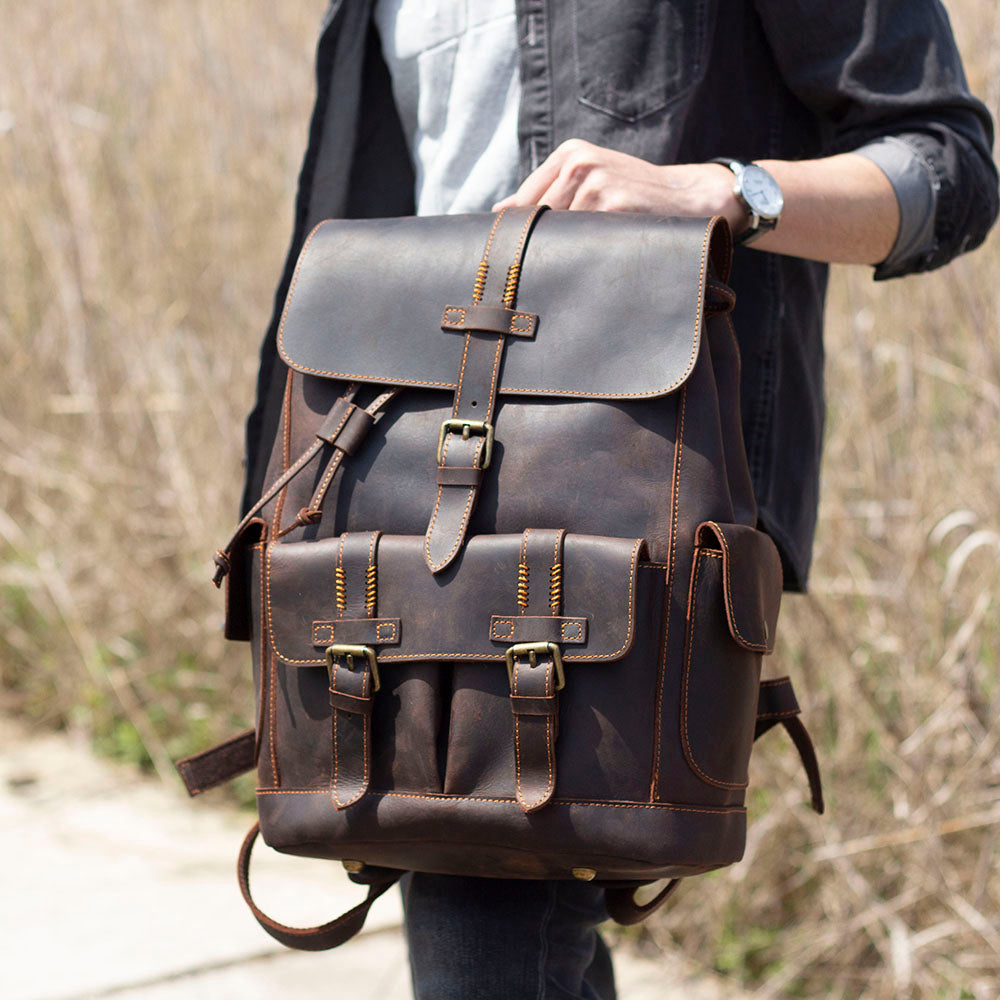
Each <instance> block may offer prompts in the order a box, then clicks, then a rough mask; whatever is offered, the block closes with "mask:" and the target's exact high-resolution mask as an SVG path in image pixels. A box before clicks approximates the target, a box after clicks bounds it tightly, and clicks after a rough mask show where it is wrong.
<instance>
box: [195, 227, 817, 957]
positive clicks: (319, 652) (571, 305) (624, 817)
mask: <svg viewBox="0 0 1000 1000" xmlns="http://www.w3.org/2000/svg"><path fill="white" fill-rule="evenodd" d="M730 254H731V242H730V236H729V230H728V227H727V226H726V225H725V223H724V222H723V221H721V220H711V221H706V220H691V219H670V218H663V217H658V216H643V215H629V214H617V213H585V212H557V211H544V210H543V209H540V208H535V209H530V210H529V209H508V210H505V211H503V212H500V213H499V214H498V215H495V216H490V215H467V216H452V217H446V218H402V219H379V220H365V221H353V220H338V221H330V222H324V223H322V224H321V225H319V226H318V227H317V228H316V229H315V230H314V231H313V233H312V234H311V235H310V237H309V239H308V240H307V241H306V243H305V246H304V247H303V249H302V253H301V255H300V257H299V261H298V265H297V268H296V271H295V275H294V278H293V280H292V284H291V288H290V291H289V293H288V297H287V301H286V302H285V308H284V314H283V317H282V320H281V326H280V330H279V335H278V347H279V351H280V354H281V357H282V358H283V360H284V362H285V363H286V364H287V366H288V379H287V387H286V391H285V398H284V407H283V414H282V420H281V423H280V433H279V435H278V438H277V440H276V441H275V442H274V447H273V451H272V455H271V461H270V470H269V475H268V481H269V482H271V484H272V485H271V486H269V487H268V489H267V490H266V491H265V493H264V495H263V496H262V497H261V498H260V501H259V502H258V503H257V504H256V505H255V506H254V508H253V509H252V510H251V511H250V512H249V513H248V515H247V516H246V517H245V518H244V520H243V522H242V523H241V524H240V526H239V527H238V529H237V531H236V533H235V535H234V537H233V539H232V540H231V541H230V543H229V545H228V546H227V547H226V549H225V550H223V551H220V552H218V553H217V554H216V563H217V566H218V571H217V574H216V583H221V581H222V579H223V578H224V577H225V578H226V580H227V618H226V634H227V636H228V637H229V638H232V639H239V640H248V641H249V642H250V644H251V648H252V651H253V665H254V679H255V685H256V692H257V725H256V729H255V730H251V731H249V732H247V733H244V734H242V735H241V736H239V737H237V738H236V739H234V740H231V741H229V742H227V743H225V744H222V745H220V746H219V747H216V748H213V749H212V750H208V751H205V752H204V753H202V754H198V755H195V756H194V757H190V758H187V759H186V760H184V761H181V762H180V763H179V765H178V766H179V769H180V772H181V774H182V776H183V777H184V780H185V782H186V783H187V785H188V788H189V790H190V791H191V793H192V794H196V793H197V792H198V791H200V790H202V789H204V788H206V787H209V786H211V785H213V784H217V783H219V782H220V781H223V780H226V779H228V778H230V777H232V776H233V775H234V774H236V773H238V772H240V771H243V770H246V769H249V768H251V767H253V766H256V767H257V770H258V776H259V786H260V787H259V790H258V794H257V802H258V811H259V816H260V823H259V829H260V831H262V832H263V835H264V839H265V841H266V842H267V843H268V844H270V845H271V846H272V847H274V848H275V849H277V850H279V851H284V852H288V853H291V854H302V855H309V856H314V857H323V858H334V859H339V860H342V861H343V864H344V866H345V868H347V870H348V871H349V872H351V873H352V877H353V878H354V879H355V881H358V882H361V883H366V884H368V885H369V894H368V898H367V899H366V900H365V902H364V903H362V904H361V905H359V906H358V907H356V908H355V909H354V910H351V911H350V912H349V913H347V914H345V915H344V916H343V917H340V918H338V919H337V920H334V921H332V922H331V923H329V924H326V925H324V926H323V927H319V928H308V929H298V928H290V927H285V926H283V925H280V924H277V923H275V922H274V921H272V920H270V919H269V918H268V917H266V916H265V915H264V914H263V913H261V912H260V911H259V910H258V909H257V908H256V906H255V905H254V904H253V902H252V900H251V899H250V893H249V885H248V881H247V877H248V876H247V873H248V866H249V858H250V850H251V848H252V845H253V842H254V840H255V838H256V835H257V832H258V828H257V827H256V826H255V827H254V829H253V830H251V832H250V834H249V836H248V837H247V840H246V841H245V843H244V847H243V850H242V852H241V859H240V881H241V885H242V888H243V892H244V895H245V896H246V898H247V902H248V903H249V905H250V906H251V908H252V909H253V911H254V913H255V915H256V916H257V918H258V919H259V920H260V921H261V923H262V925H263V926H264V927H265V929H266V930H267V931H268V932H269V933H270V934H272V935H273V936H274V937H276V938H277V939H278V940H280V941H283V942H284V943H285V944H288V945H291V946H292V947H298V948H306V949H319V948H327V947H332V946H334V945H337V944H340V943H341V942H342V941H344V940H346V939H347V938H348V937H350V936H352V935H353V934H355V933H357V931H358V930H359V929H360V927H361V925H362V924H363V922H364V918H365V915H366V913H367V910H368V907H369V906H370V905H371V903H372V901H373V900H374V899H375V898H376V897H377V896H378V895H379V894H381V893H382V892H384V891H385V889H386V888H387V887H388V886H389V885H390V884H391V883H392V882H393V881H394V880H395V879H396V878H397V877H398V876H399V875H400V874H401V873H402V871H405V870H409V869H417V870H421V871H426V872H440V873H450V874H462V875H483V876H499V877H505V878H579V879H588V880H589V879H595V878H596V879H597V880H599V881H601V882H603V883H604V884H606V885H608V886H609V892H608V904H609V910H610V912H611V914H612V916H615V917H616V918H617V919H620V920H623V921H625V922H631V921H634V920H636V919H641V917H642V916H644V915H645V914H646V913H648V912H650V911H651V910H652V909H653V908H654V907H655V905H658V903H659V902H661V901H662V899H663V898H665V897H666V894H667V893H668V892H669V890H670V888H672V886H673V885H675V884H676V881H674V882H671V883H670V885H668V887H667V888H666V889H665V890H663V892H661V893H660V896H659V897H657V899H655V900H654V901H653V902H652V903H650V904H647V905H646V906H644V907H643V906H639V905H637V904H636V903H635V902H634V900H633V895H632V893H633V890H634V889H635V887H636V886H638V885H641V884H644V883H647V882H649V881H652V880H656V879H661V878H670V879H674V880H676V879H677V878H678V877H680V876H686V875H694V874H697V873H699V872H704V871H708V870H709V869H712V868H718V867H720V866H722V865H728V864H731V863H732V862H734V861H737V860H739V858H740V857H741V856H742V853H743V848H744V841H745V832H746V812H745V809H744V794H745V790H746V785H747V762H748V759H749V756H750V748H751V745H752V743H753V740H754V739H755V737H756V736H759V735H760V734H761V733H762V732H764V731H766V730H767V729H769V728H770V727H771V726H773V725H774V724H775V723H777V722H781V723H783V724H784V725H785V727H786V728H787V729H788V731H789V733H790V734H791V736H792V738H793V739H794V741H795V744H796V746H797V747H798V749H799V752H800V755H801V757H802V760H803V763H804V764H805V765H806V770H807V773H808V775H809V779H810V785H811V788H812V799H813V805H814V807H815V808H816V809H817V810H819V811H821V810H822V795H821V789H820V784H819V775H818V771H817V768H816V762H815V756H814V754H813V751H812V746H811V744H810V742H809V738H808V736H807V735H806V733H805V730H804V729H803V727H802V724H801V722H800V721H799V720H798V718H797V712H798V706H797V704H796V701H795V696H794V694H793V692H792V688H791V684H790V682H789V681H788V679H787V678H782V679H779V680H770V681H764V682H763V683H761V682H760V670H761V659H762V657H763V655H765V654H767V653H770V652H771V650H772V648H773V643H774V634H775V625H776V622H777V617H778V606H779V602H780V599H781V589H782V580H781V563H780V559H779V556H778V553H777V551H776V549H775V546H774V544H773V543H772V542H771V540H770V538H769V537H768V536H767V535H765V534H763V533H762V532H760V531H758V530H757V529H756V508H755V503H754V498H753V494H752V490H751V485H750V477H749V474H748V470H747V462H746V457H745V452H744V447H743V438H742V433H741V427H740V407H739V391H738V390H739V354H738V349H737V343H736V338H735V335H734V332H733V328H732V323H731V321H730V316H729V313H730V310H731V308H732V305H733V296H732V293H731V291H730V290H729V288H728V287H727V286H726V285H725V283H724V282H725V281H726V280H727V279H728V275H729V266H730Z"/></svg>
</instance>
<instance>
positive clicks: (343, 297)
mask: <svg viewBox="0 0 1000 1000" xmlns="http://www.w3.org/2000/svg"><path fill="white" fill-rule="evenodd" d="M483 238H484V231H483V217H482V216H476V215H468V216H448V217H446V218H444V219H442V218H419V217H417V218H401V219H378V220H363V221H355V220H334V221H328V222H323V223H321V224H320V225H319V226H317V227H316V229H314V230H313V232H312V234H311V235H310V237H309V239H308V241H307V243H306V245H305V247H304V248H303V250H302V253H301V254H300V256H299V261H298V265H297V267H296V271H295V276H294V279H293V281H292V285H291V290H290V291H289V294H288V298H287V300H286V302H285V309H284V313H283V316H282V319H281V325H280V328H279V332H278V349H279V351H280V353H281V357H282V358H283V359H284V360H285V362H286V363H287V364H288V365H289V366H290V367H291V368H293V369H294V370H296V371H298V372H302V373H303V374H308V375H318V376H323V377H326V378H336V379H344V380H347V381H351V382H355V381H357V382H375V383H379V384H383V385H398V386H410V387H414V388H427V389H455V388H456V386H457V384H458V382H457V378H458V374H459V372H460V370H461V369H462V365H463V350H464V336H463V333H464V331H465V330H466V329H467V328H468V323H463V322H462V316H463V313H464V311H465V310H466V309H467V307H468V303H469V300H470V298H471V297H472V295H471V293H472V292H473V281H472V279H473V277H474V267H475V262H476V261H477V260H479V259H480V255H481V254H482V249H483ZM386 247H391V248H392V252H391V253H386V252H385V248H386ZM728 250H729V248H728V232H727V231H726V228H725V226H721V227H717V226H716V224H715V220H704V219H674V218H666V217H662V216H654V215H632V214H629V213H612V212H560V211H548V212H546V213H545V214H544V215H543V216H541V217H540V218H539V220H538V223H537V225H536V226H535V228H534V231H533V233H532V235H531V239H530V242H529V243H528V246H527V249H526V250H525V251H524V260H523V266H521V267H520V273H519V278H518V286H517V310H516V311H513V312H512V314H511V316H512V322H513V324H514V325H513V327H509V326H508V328H507V329H505V330H504V331H503V332H506V333H510V334H512V335H511V336H508V337H507V344H506V349H505V350H504V352H503V361H502V372H501V375H500V381H499V388H498V391H499V394H500V396H501V397H502V396H503V395H505V394H506V395H513V394H517V395H527V396H553V397H560V396H563V397H572V398H577V399H578V398H589V399H622V400H626V399H630V398H631V399H649V398H654V397H656V396H661V395H664V394H666V393H669V392H673V391H674V390H676V389H678V388H679V387H680V386H681V385H682V384H683V383H684V381H685V379H686V378H687V377H688V375H689V374H690V373H691V371H692V369H693V367H694V363H695V360H696V358H697V355H698V346H699V341H700V335H701V328H702V315H703V310H704V299H705V283H706V270H707V264H708V258H709V255H710V254H711V257H712V260H713V263H714V266H715V271H716V272H717V273H718V274H720V275H722V276H724V275H726V274H727V273H728ZM429 262H433V267H430V266H428V264H429ZM504 266H506V262H504ZM483 312H485V311H483ZM488 319H489V317H486V318H485V319H483V318H481V319H480V320H479V321H478V322H480V323H483V322H486V321H488ZM480 328H482V327H480Z"/></svg>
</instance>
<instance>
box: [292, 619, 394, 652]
mask: <svg viewBox="0 0 1000 1000" xmlns="http://www.w3.org/2000/svg"><path fill="white" fill-rule="evenodd" d="M401 634H402V632H401V627H400V621H399V619H398V618H334V619H332V620H330V621H316V622H313V623H312V644H313V645H314V646H331V645H333V644H334V643H343V644H346V645H349V646H395V645H396V644H398V643H399V639H400V635H401Z"/></svg>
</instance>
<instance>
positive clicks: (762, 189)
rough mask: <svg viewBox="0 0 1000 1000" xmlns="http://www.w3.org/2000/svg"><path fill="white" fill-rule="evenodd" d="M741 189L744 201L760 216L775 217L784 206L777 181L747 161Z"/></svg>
mask: <svg viewBox="0 0 1000 1000" xmlns="http://www.w3.org/2000/svg"><path fill="white" fill-rule="evenodd" d="M740 186H741V191H742V194H743V197H744V198H745V199H746V203H747V204H748V205H749V206H750V208H751V209H752V210H753V211H754V212H756V213H757V214H758V215H759V216H761V218H764V219H776V218H778V216H779V215H781V210H782V209H783V208H784V207H785V199H784V198H783V197H782V195H781V188H780V187H778V182H777V181H776V180H775V179H774V178H773V177H772V176H771V175H770V174H769V173H768V172H767V171H766V170H765V169H764V168H763V167H758V166H756V165H755V164H753V163H748V164H747V165H746V166H745V167H744V168H743V177H742V182H741V185H740Z"/></svg>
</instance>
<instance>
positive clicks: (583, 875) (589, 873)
mask: <svg viewBox="0 0 1000 1000" xmlns="http://www.w3.org/2000/svg"><path fill="white" fill-rule="evenodd" d="M596 875H597V872H596V871H595V870H594V869H593V868H574V869H573V878H578V879H579V880H580V881H581V882H589V881H591V879H593V878H594V877H595V876H596Z"/></svg>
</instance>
